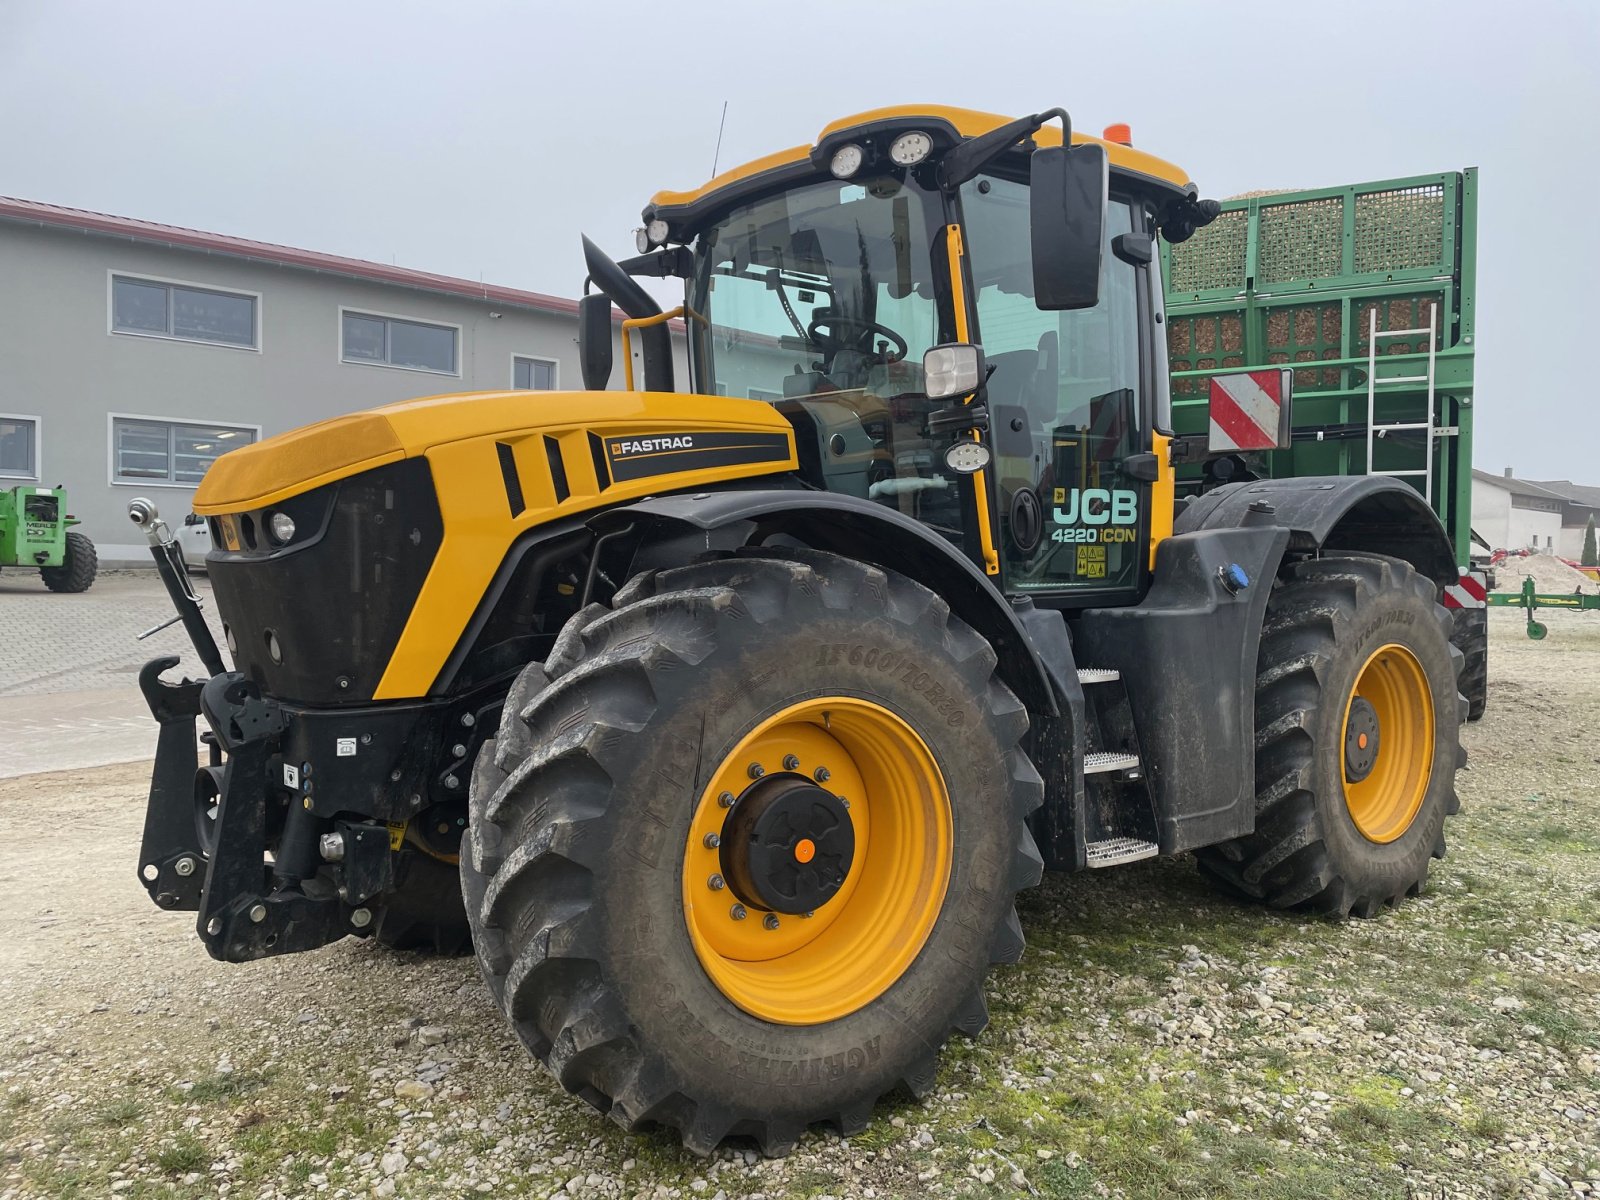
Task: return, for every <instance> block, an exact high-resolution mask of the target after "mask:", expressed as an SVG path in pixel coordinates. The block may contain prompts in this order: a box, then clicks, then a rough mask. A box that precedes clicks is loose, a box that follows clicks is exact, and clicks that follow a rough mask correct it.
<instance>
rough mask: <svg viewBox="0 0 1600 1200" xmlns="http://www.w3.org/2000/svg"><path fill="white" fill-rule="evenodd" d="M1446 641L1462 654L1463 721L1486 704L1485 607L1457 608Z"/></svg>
mask: <svg viewBox="0 0 1600 1200" xmlns="http://www.w3.org/2000/svg"><path fill="white" fill-rule="evenodd" d="M1451 616H1452V619H1453V621H1454V622H1455V626H1454V630H1453V632H1452V633H1451V637H1450V640H1451V641H1452V642H1454V643H1455V645H1456V647H1457V648H1458V649H1459V650H1460V651H1461V653H1462V655H1463V656H1464V657H1465V660H1466V661H1465V662H1464V663H1463V664H1462V666H1461V694H1462V695H1463V696H1465V697H1466V698H1467V720H1469V721H1476V720H1479V719H1480V718H1481V717H1482V716H1483V710H1484V709H1485V708H1487V707H1488V705H1489V610H1488V609H1487V608H1457V609H1454V610H1453V611H1452V614H1451Z"/></svg>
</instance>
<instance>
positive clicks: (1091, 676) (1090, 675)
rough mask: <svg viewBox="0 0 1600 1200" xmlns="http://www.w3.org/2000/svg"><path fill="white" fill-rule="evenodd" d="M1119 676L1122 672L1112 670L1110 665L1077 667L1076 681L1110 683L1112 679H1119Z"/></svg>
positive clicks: (1120, 676)
mask: <svg viewBox="0 0 1600 1200" xmlns="http://www.w3.org/2000/svg"><path fill="white" fill-rule="evenodd" d="M1121 678H1122V672H1121V671H1116V670H1113V669H1112V668H1110V667H1079V668H1078V682H1079V683H1110V682H1112V681H1113V680H1116V679H1121Z"/></svg>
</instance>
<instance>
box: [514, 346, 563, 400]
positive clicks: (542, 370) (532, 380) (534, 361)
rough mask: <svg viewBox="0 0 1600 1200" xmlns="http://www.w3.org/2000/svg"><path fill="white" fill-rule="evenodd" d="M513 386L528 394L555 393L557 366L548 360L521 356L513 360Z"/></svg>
mask: <svg viewBox="0 0 1600 1200" xmlns="http://www.w3.org/2000/svg"><path fill="white" fill-rule="evenodd" d="M511 386H512V387H514V388H520V389H522V390H523V391H528V392H553V391H554V390H555V387H556V364H555V363H554V362H552V361H551V360H550V359H548V358H523V357H522V356H521V355H520V354H519V355H517V356H516V357H514V358H513V359H512V360H511Z"/></svg>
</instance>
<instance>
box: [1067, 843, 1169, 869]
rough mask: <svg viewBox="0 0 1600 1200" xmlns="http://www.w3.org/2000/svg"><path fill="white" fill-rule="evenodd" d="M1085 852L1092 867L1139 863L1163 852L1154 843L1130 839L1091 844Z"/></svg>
mask: <svg viewBox="0 0 1600 1200" xmlns="http://www.w3.org/2000/svg"><path fill="white" fill-rule="evenodd" d="M1085 850H1086V851H1087V853H1088V862H1089V866H1091V867H1116V866H1120V865H1121V864H1123V863H1131V862H1138V861H1139V860H1140V859H1141V858H1154V857H1155V856H1156V855H1157V854H1159V853H1160V852H1161V848H1160V847H1159V846H1157V845H1156V844H1155V843H1154V842H1141V841H1140V840H1139V839H1138V838H1130V837H1117V838H1106V839H1105V841H1103V842H1090V843H1089V844H1088V846H1086V847H1085Z"/></svg>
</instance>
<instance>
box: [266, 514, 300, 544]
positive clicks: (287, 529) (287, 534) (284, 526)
mask: <svg viewBox="0 0 1600 1200" xmlns="http://www.w3.org/2000/svg"><path fill="white" fill-rule="evenodd" d="M267 529H268V530H269V531H271V533H272V540H273V541H275V542H277V543H278V544H279V545H284V544H286V543H288V542H291V541H293V540H294V518H293V517H291V516H290V515H289V514H288V513H286V512H275V513H273V514H272V516H271V517H269V518H267Z"/></svg>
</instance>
